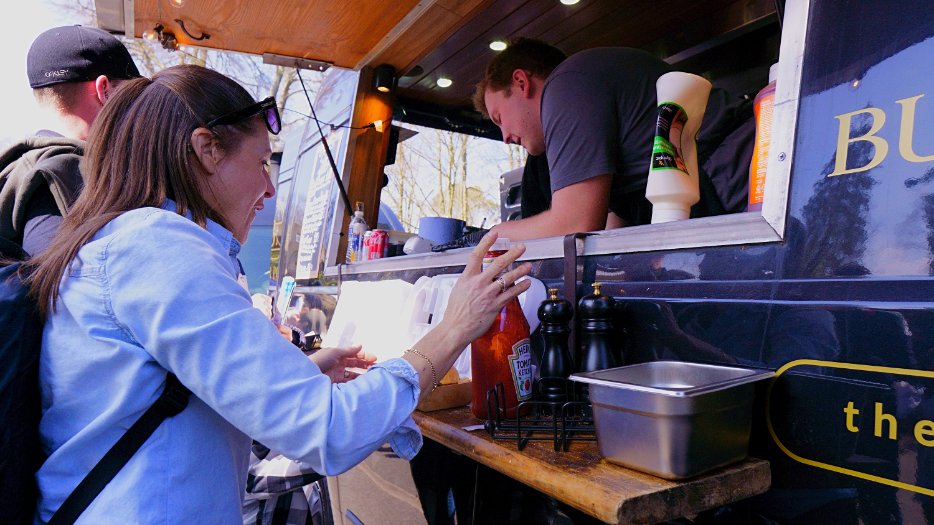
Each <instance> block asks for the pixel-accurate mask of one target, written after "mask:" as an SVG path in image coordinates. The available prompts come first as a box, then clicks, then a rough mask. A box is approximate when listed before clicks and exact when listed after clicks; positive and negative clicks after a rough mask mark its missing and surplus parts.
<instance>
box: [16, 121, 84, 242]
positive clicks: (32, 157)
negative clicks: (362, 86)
mask: <svg viewBox="0 0 934 525" xmlns="http://www.w3.org/2000/svg"><path fill="white" fill-rule="evenodd" d="M82 155H84V141H82V140H76V139H69V138H65V137H38V136H33V137H27V138H26V139H24V140H22V141H20V142H17V143H15V144H13V145H11V146H10V147H8V148H7V149H6V150H5V151H3V152H2V153H0V256H3V257H6V258H15V259H22V258H25V257H26V253H25V252H24V251H23V249H22V240H23V229H24V227H25V226H26V220H27V217H26V212H27V209H28V206H27V204H28V203H29V200H30V199H31V198H32V197H33V195H35V193H36V191H37V190H39V189H41V188H42V187H43V185H45V186H47V187H48V188H49V190H50V191H51V193H52V198H53V199H55V204H56V206H57V207H58V212H59V214H61V215H62V216H64V215H65V213H66V212H67V211H68V208H69V207H70V206H71V204H72V203H73V202H74V200H75V198H77V196H78V192H79V191H80V190H81V186H82V179H81V171H80V169H79V164H80V162H81V156H82Z"/></svg>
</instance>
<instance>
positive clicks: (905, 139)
mask: <svg viewBox="0 0 934 525" xmlns="http://www.w3.org/2000/svg"><path fill="white" fill-rule="evenodd" d="M923 96H924V94H923V93H922V94H921V95H918V96H916V97H910V98H903V99H901V100H896V101H895V102H897V103H899V104H901V105H902V125H901V129H900V130H899V132H898V152H899V153H901V154H902V157H903V158H904V159H905V160H907V161H908V162H928V161H932V160H934V155H927V156H925V157H922V156H920V155H918V154H917V153H915V152H914V150H912V148H911V142H912V139H913V137H914V132H915V107H916V106H917V105H918V99H919V98H921V97H923Z"/></svg>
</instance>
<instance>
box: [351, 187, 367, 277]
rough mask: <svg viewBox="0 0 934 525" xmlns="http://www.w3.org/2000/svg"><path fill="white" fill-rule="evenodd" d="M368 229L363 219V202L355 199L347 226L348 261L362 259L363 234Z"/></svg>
mask: <svg viewBox="0 0 934 525" xmlns="http://www.w3.org/2000/svg"><path fill="white" fill-rule="evenodd" d="M369 229H370V227H369V226H367V223H366V220H364V219H363V203H362V202H360V201H357V209H356V211H354V212H353V218H351V219H350V226H349V227H348V228H347V258H346V261H347V262H348V263H352V262H360V261H362V260H363V236H364V234H366V231H367V230H369Z"/></svg>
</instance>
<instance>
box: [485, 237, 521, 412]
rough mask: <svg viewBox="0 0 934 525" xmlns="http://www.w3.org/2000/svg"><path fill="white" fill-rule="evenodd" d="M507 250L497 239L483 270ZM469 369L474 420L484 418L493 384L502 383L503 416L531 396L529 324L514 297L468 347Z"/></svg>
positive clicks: (517, 300)
mask: <svg viewBox="0 0 934 525" xmlns="http://www.w3.org/2000/svg"><path fill="white" fill-rule="evenodd" d="M508 248H509V240H508V239H497V240H496V243H495V244H493V246H492V247H490V251H488V252H487V253H486V256H485V257H484V258H483V267H484V268H486V267H487V265H488V264H489V263H490V262H492V261H493V259H495V258H496V257H498V256H500V255H502V254H504V253H506V251H507V250H508ZM470 366H471V376H472V379H471V382H472V398H473V402H472V403H471V405H470V410H471V412H473V414H474V415H475V416H477V417H478V418H481V419H486V418H487V417H488V413H487V392H488V391H489V390H490V389H492V388H493V387H494V386H495V385H496V384H497V383H502V384H503V393H504V399H502V400H500V403H501V406H503V408H505V414H504V415H505V416H506V417H515V416H516V406H517V405H518V404H519V402H520V401H526V400H528V399H530V398H531V397H532V346H531V344H530V342H529V323H528V322H527V321H526V320H525V314H523V313H522V306H521V305H520V304H519V299H518V298H516V299H513V300H512V301H510V302H509V303H507V304H506V306H504V307H503V309H502V310H501V311H500V312H499V314H497V316H496V320H495V321H493V325H492V326H490V329H489V330H487V331H486V333H485V334H483V335H481V336H480V337H478V338H477V339H475V340H474V341H473V342H472V343H471V344H470Z"/></svg>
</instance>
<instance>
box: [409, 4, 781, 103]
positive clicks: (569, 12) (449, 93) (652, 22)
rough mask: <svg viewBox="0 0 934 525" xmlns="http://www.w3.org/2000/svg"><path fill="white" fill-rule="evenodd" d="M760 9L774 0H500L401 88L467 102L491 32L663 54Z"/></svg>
mask: <svg viewBox="0 0 934 525" xmlns="http://www.w3.org/2000/svg"><path fill="white" fill-rule="evenodd" d="M767 4H768V5H767ZM763 11H772V12H774V4H773V2H772V0H708V1H705V2H697V1H696V0H656V1H655V2H643V1H639V0H581V2H580V3H578V4H576V5H572V6H565V5H562V4H560V3H559V2H558V0H495V1H494V2H492V3H491V4H490V5H489V7H487V8H485V9H484V10H482V11H481V12H479V13H478V15H477V16H476V17H475V18H474V19H473V20H471V21H468V22H467V23H466V24H465V25H464V26H463V27H461V28H460V29H459V30H457V31H456V32H454V33H453V34H452V36H451V37H450V38H449V39H448V40H446V41H445V42H444V43H443V44H441V45H440V46H438V47H436V48H435V49H433V50H432V51H431V52H429V53H428V54H427V55H425V56H424V57H423V58H421V60H419V61H418V62H417V65H418V66H420V69H421V72H420V73H419V74H418V75H411V76H408V77H404V78H402V79H400V83H399V87H400V89H399V93H400V94H401V95H402V96H404V97H406V98H410V99H418V100H422V101H427V102H431V103H435V104H441V105H445V106H467V105H469V104H470V96H471V94H472V93H473V87H474V86H475V85H476V83H477V82H478V81H479V80H480V79H481V78H482V75H483V71H484V70H485V68H486V65H487V64H488V63H489V61H490V60H492V58H493V57H494V56H495V53H494V52H493V51H491V50H490V49H489V47H488V45H489V42H490V40H492V39H494V38H507V39H508V38H511V37H515V36H529V37H533V38H539V39H541V40H544V41H546V42H549V43H551V44H553V45H555V46H557V47H559V48H560V49H562V50H563V51H565V52H566V53H568V54H572V53H575V52H577V51H580V50H582V49H587V48H591V47H598V46H629V47H637V48H641V49H645V50H647V51H649V52H651V53H653V54H655V55H657V56H659V57H660V58H664V57H667V56H669V55H671V54H674V53H678V52H680V51H683V50H685V49H688V48H690V47H692V46H697V45H699V44H701V43H702V42H704V41H705V40H708V39H710V38H713V37H715V36H716V35H718V34H722V33H725V32H728V31H731V30H734V29H736V28H738V27H740V26H742V25H743V24H744V23H748V22H750V21H751V20H753V19H755V18H757V17H759V16H761V14H762V12H763ZM414 65H415V64H413V66H414ZM441 73H443V74H444V76H447V77H449V78H451V79H452V80H453V82H454V83H453V84H452V85H451V86H450V87H448V88H444V89H442V88H438V87H437V86H436V85H435V80H436V79H437V77H438V76H439V74H441Z"/></svg>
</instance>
